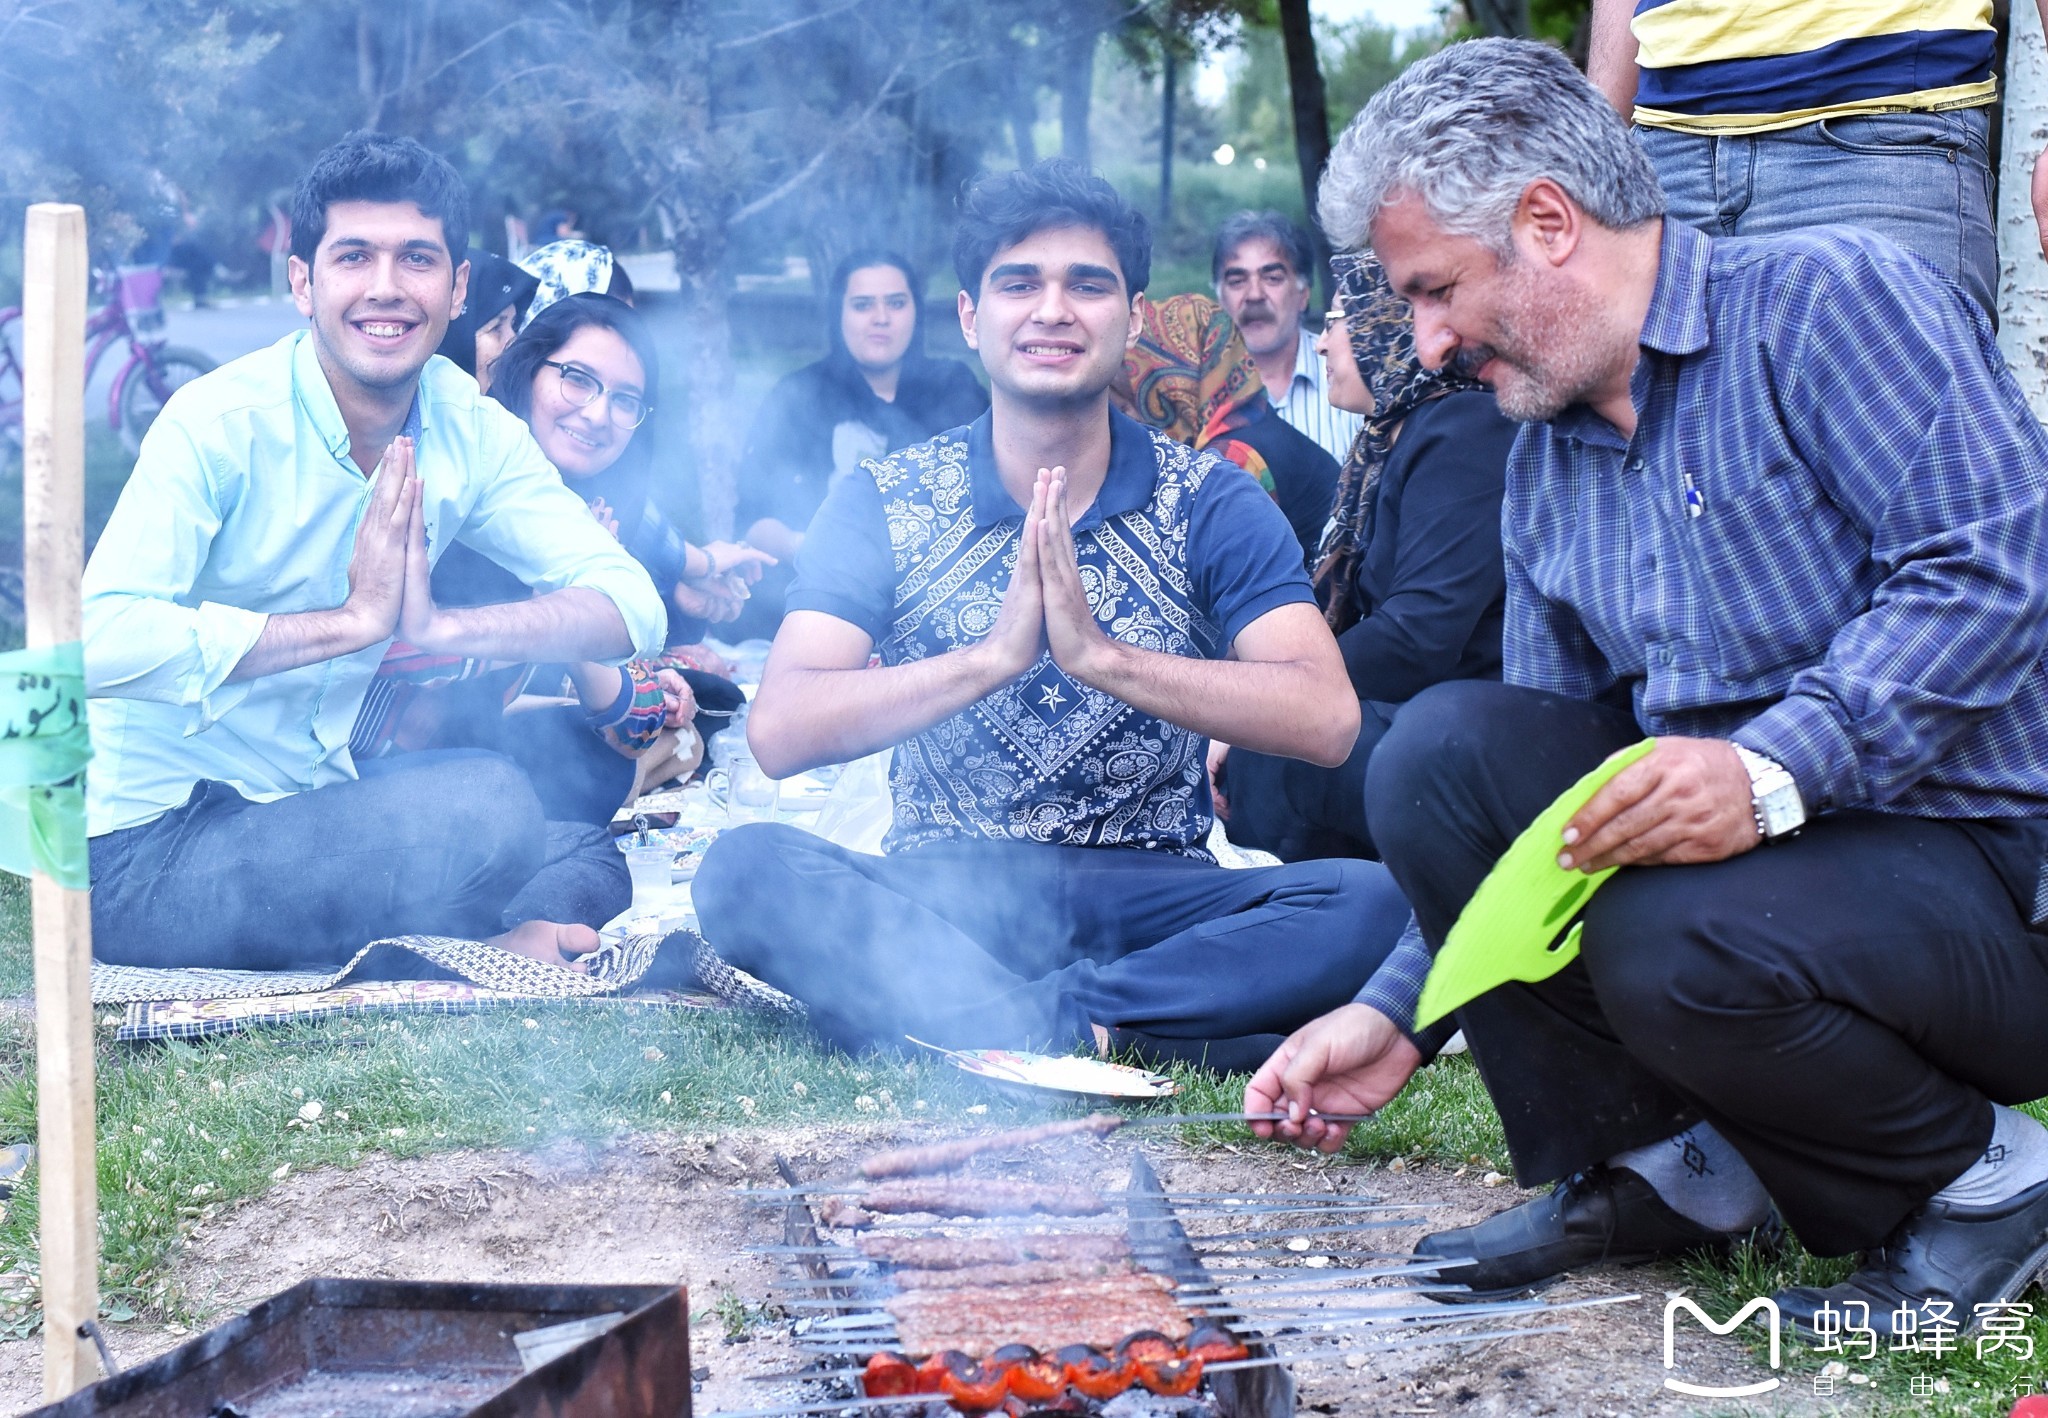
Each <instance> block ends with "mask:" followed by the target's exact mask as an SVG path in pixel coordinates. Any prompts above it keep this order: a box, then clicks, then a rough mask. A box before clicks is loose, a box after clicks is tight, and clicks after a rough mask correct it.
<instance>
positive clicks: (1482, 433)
mask: <svg viewBox="0 0 2048 1418" xmlns="http://www.w3.org/2000/svg"><path fill="white" fill-rule="evenodd" d="M1336 267H1337V275H1338V282H1337V301H1338V304H1337V308H1336V309H1335V310H1332V311H1331V312H1330V315H1329V318H1328V320H1327V321H1326V322H1325V324H1324V327H1323V333H1322V337H1321V338H1320V339H1319V340H1318V341H1317V349H1318V350H1319V351H1320V352H1321V353H1322V356H1323V359H1324V361H1325V363H1326V365H1327V366H1328V370H1329V391H1330V402H1331V403H1332V404H1334V405H1336V406H1337V407H1338V408H1342V409H1349V410H1351V411H1352V412H1354V413H1361V414H1364V415H1365V416H1366V420H1365V426H1364V427H1363V428H1361V429H1360V430H1359V434H1358V438H1357V441H1356V442H1354V443H1353V444H1352V447H1351V453H1350V456H1349V457H1347V458H1346V459H1345V461H1344V469H1343V473H1342V475H1341V476H1340V478H1339V480H1338V489H1337V499H1336V509H1335V511H1334V513H1333V514H1332V516H1331V518H1330V523H1329V527H1328V530H1327V531H1326V532H1325V533H1324V535H1323V539H1322V545H1321V548H1320V550H1319V552H1318V554H1317V557H1316V565H1315V583H1316V594H1317V597H1318V599H1319V600H1320V601H1321V602H1322V605H1323V611H1324V614H1325V615H1327V616H1328V618H1329V621H1330V626H1331V628H1332V629H1333V630H1335V631H1336V632H1337V644H1338V647H1339V648H1340V649H1341V650H1342V651H1343V652H1344V664H1345V668H1346V669H1347V670H1348V671H1349V672H1350V675H1351V686H1352V688H1353V689H1354V690H1355V691H1356V692H1357V694H1358V698H1359V701H1360V704H1359V708H1360V712H1361V718H1362V720H1363V723H1362V726H1361V728H1360V730H1359V735H1358V743H1357V746H1356V747H1355V748H1353V750H1352V753H1351V757H1350V758H1348V759H1346V760H1345V762H1344V763H1343V765H1342V766H1340V767H1337V768H1318V767H1316V766H1315V765H1313V764H1309V763H1297V762H1295V761H1293V760H1291V759H1280V758H1273V757H1270V756H1268V755H1265V754H1257V753H1249V752H1246V751H1244V750H1241V749H1227V750H1220V751H1218V750H1212V752H1211V755H1210V765H1211V772H1212V777H1213V779H1214V780H1215V781H1216V784H1217V791H1218V796H1219V799H1220V800H1221V801H1222V803H1223V804H1224V805H1225V808H1224V810H1225V813H1226V821H1227V822H1228V824H1229V832H1230V838H1231V841H1233V842H1235V843H1238V844H1239V845H1241V846H1253V847H1261V848H1264V849H1265V850H1267V851H1269V852H1273V853H1275V854H1277V855H1279V856H1280V857H1282V858H1283V859H1285V860H1287V861H1300V860H1302V859H1304V858H1308V857H1329V856H1376V855H1377V852H1376V851H1375V849H1374V847H1373V844H1372V833H1371V831H1370V828H1369V825H1368V824H1367V822H1366V820H1365V769H1366V764H1367V762H1368V761H1369V760H1370V758H1371V756H1372V750H1373V748H1374V746H1375V745H1377V744H1378V743H1379V740H1380V737H1381V736H1382V735H1383V734H1385V733H1386V731H1387V729H1388V727H1389V726H1390V725H1391V724H1392V722H1393V717H1394V712H1395V710H1397V709H1398V708H1400V706H1401V705H1402V704H1403V703H1405V702H1406V701H1407V700H1409V699H1411V698H1413V697H1414V696H1415V695H1417V694H1419V693H1420V692H1421V691H1423V690H1424V689H1427V688H1428V687H1429V686H1430V685H1432V684H1435V683H1437V682H1438V681H1440V680H1447V679H1498V678H1500V664H1501V643H1500V637H1501V612H1502V601H1503V598H1504V595H1505V578H1504V573H1503V571H1502V566H1501V548H1500V505H1501V495H1502V490H1503V485H1504V483H1505V479H1506V475H1507V459H1508V450H1509V448H1510V447H1511V446H1512V445H1513V443H1514V439H1515V425H1514V424H1512V423H1510V422H1509V421H1508V420H1507V419H1506V418H1504V417H1503V416H1502V415H1501V413H1500V411H1499V409H1497V408H1496V407H1495V406H1494V402H1493V396H1492V395H1491V394H1489V393H1487V392H1486V390H1485V389H1483V388H1482V387H1480V386H1479V385H1477V384H1475V383H1473V382H1472V381H1471V380H1469V379H1464V378H1461V377H1459V376H1457V375H1454V374H1450V373H1447V372H1443V371H1436V370H1430V369H1427V368H1425V367H1424V366H1423V364H1422V361H1421V359H1420V358H1419V357H1418V356H1417V354H1416V351H1415V337H1414V329H1413V325H1412V323H1411V321H1410V318H1409V312H1408V305H1407V302H1406V301H1404V300H1402V299H1401V298H1400V297H1399V296H1398V295H1396V294H1395V293H1394V291H1393V288H1392V287H1391V286H1389V285H1388V284H1387V279H1386V276H1385V274H1384V273H1383V272H1382V271H1381V269H1380V265H1379V262H1378V261H1377V260H1375V259H1374V258H1373V257H1372V256H1370V255H1360V256H1340V257H1338V258H1337V261H1336ZM1226 755H1227V756H1226Z"/></svg>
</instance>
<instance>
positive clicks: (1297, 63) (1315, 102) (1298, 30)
mask: <svg viewBox="0 0 2048 1418" xmlns="http://www.w3.org/2000/svg"><path fill="white" fill-rule="evenodd" d="M1280 40H1281V43H1282V45H1283V46H1284V47H1285V49H1286V52H1287V91H1288V94H1289V96H1290V98H1291V99H1292V100H1293V107H1294V160H1295V162H1296V164H1297V165H1299V167H1300V168H1301V200H1302V206H1303V207H1304V209H1305V210H1306V211H1307V212H1308V216H1309V221H1308V231H1309V236H1310V237H1311V238H1312V239H1313V240H1314V242H1315V245H1316V265H1317V267H1318V268H1320V270H1319V274H1320V275H1321V276H1322V281H1323V291H1324V299H1325V300H1327V299H1328V298H1329V292H1331V291H1333V290H1335V289H1336V286H1335V285H1334V284H1333V283H1332V282H1331V280H1330V244H1329V242H1328V241H1327V240H1326V239H1325V238H1324V236H1323V229H1322V226H1321V225H1320V224H1319V223H1318V222H1317V221H1316V220H1315V215H1316V184H1317V183H1319V182H1321V181H1322V180H1323V168H1324V167H1325V166H1326V165H1328V163H1329V161H1330V101H1329V98H1328V97H1327V96H1326V95H1325V93H1324V91H1323V71H1322V68H1321V66H1319V65H1318V64H1317V63H1316V35H1315V30H1314V28H1313V27H1312V25H1311V22H1310V17H1309V9H1308V0H1280Z"/></svg>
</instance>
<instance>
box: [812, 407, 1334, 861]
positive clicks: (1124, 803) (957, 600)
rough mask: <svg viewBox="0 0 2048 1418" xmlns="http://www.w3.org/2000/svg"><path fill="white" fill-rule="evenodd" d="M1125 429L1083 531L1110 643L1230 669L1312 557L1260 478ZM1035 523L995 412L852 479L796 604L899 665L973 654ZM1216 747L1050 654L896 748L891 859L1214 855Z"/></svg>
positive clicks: (1085, 558) (1306, 598)
mask: <svg viewBox="0 0 2048 1418" xmlns="http://www.w3.org/2000/svg"><path fill="white" fill-rule="evenodd" d="M1110 418H1111V428H1110V465H1109V470H1108V475H1107V477H1106V478H1105V480H1104V482H1103V486H1102V491H1101V492H1100V494H1098V495H1097V497H1096V500H1095V504H1094V506H1092V507H1090V508H1089V509H1088V511H1087V512H1086V513H1084V514H1083V515H1082V517H1081V519H1080V520H1079V521H1078V522H1077V523H1075V526H1074V542H1075V550H1076V554H1077V557H1078V559H1079V562H1080V566H1081V579H1082V582H1083V583H1084V584H1085V585H1086V587H1087V589H1088V599H1089V602H1090V604H1091V605H1092V606H1093V607H1094V609H1095V615H1096V619H1097V620H1098V621H1100V622H1101V624H1102V628H1103V630H1104V632H1105V633H1107V634H1109V635H1111V636H1113V637H1114V638H1116V639H1118V640H1122V641H1124V642H1126V643H1127V644H1131V645H1135V646H1138V647H1140V648H1142V649H1146V650H1153V651H1157V652H1159V653H1162V654H1168V655H1186V656H1189V657H1202V658H1209V659H1214V658H1220V657H1222V656H1223V655H1225V654H1227V653H1228V652H1229V648H1230V645H1231V642H1232V641H1233V640H1235V639H1236V637H1237V635H1238V633H1239V632H1240V631H1241V630H1243V629H1244V627H1246V626H1247V625H1250V624H1251V623H1252V622H1253V621H1255V620H1257V619H1258V618H1259V617H1260V616H1262V615H1265V614H1266V613H1267V612H1268V611H1271V610H1274V609H1277V608H1278V607H1280V606H1284V605H1292V604H1295V603H1297V602H1301V603H1311V601H1312V598H1311V595H1310V592H1309V586H1308V579H1307V577H1306V576H1305V575H1304V574H1303V571H1302V565H1301V547H1300V545H1299V544H1298V543H1297V542H1296V541H1295V540H1294V536H1293V533H1292V532H1291V531H1290V530H1289V529H1288V525H1287V520H1286V518H1285V517H1284V516H1282V515H1281V513H1280V511H1279V509H1278V508H1276V507H1275V506H1274V505H1273V501H1272V499H1271V498H1269V497H1267V496H1266V494H1265V493H1264V492H1263V491H1262V490H1261V489H1260V487H1259V484H1258V483H1257V482H1256V481H1255V480H1254V479H1253V478H1251V477H1250V476H1248V475H1247V474H1246V473H1245V472H1244V471H1243V470H1242V469H1241V468H1239V467H1238V466H1237V465H1236V464H1234V463H1230V462H1227V461H1225V460H1224V459H1222V458H1219V457H1216V456H1214V455H1212V454H1208V453H1196V452H1194V451H1192V450H1190V449H1188V448H1186V447H1184V446H1183V445H1181V444H1179V443H1175V442H1173V441H1172V440H1171V439H1168V438H1166V437H1165V436H1164V435H1161V434H1157V433H1154V432H1152V431H1151V430H1149V429H1147V428H1145V427H1143V426H1142V425H1140V424H1138V423H1136V422H1134V421H1132V420H1130V419H1127V418H1125V417H1124V416H1123V415H1121V414H1116V413H1112V414H1111V415H1110ZM1023 525H1024V509H1023V508H1021V507H1019V506H1018V505H1017V502H1016V500H1015V499H1014V498H1012V497H1011V496H1010V494H1009V493H1008V491H1007V490H1006V489H1005V488H1004V487H1003V484H1002V480H1001V478H1000V477H999V476H998V475H997V472H996V466H995V454H994V450H993V445H992V444H991V442H990V435H989V425H988V417H987V416H986V415H984V416H983V417H982V418H981V419H980V420H979V421H978V422H976V423H974V424H972V425H970V426H969V427H966V428H958V429H954V430H952V431H951V432H949V433H943V434H940V435H939V436H938V437H937V438H934V439H931V440H929V441H928V442H925V443H919V444H914V445H912V446H911V447H909V448H905V449H903V450H902V451H900V452H897V453H893V454H891V455H890V456H888V457H886V458H878V459H870V460H869V461H867V462H866V463H864V464H863V465H862V472H861V475H858V476H853V477H848V478H844V479H842V480H841V481H840V482H839V483H837V484H836V485H835V486H834V487H833V489H832V492H831V493H830V495H829V496H828V497H827V499H826V501H825V505H824V507H823V508H821V509H820V511H819V513H818V517H817V520H816V521H814V522H813V523H812V524H811V529H810V533H809V535H808V537H807V538H806V539H805V542H804V546H803V550H802V551H801V552H800V553H799V555H798V560H797V578H796V584H795V585H794V587H793V588H792V589H791V591H790V594H789V598H788V606H789V608H790V609H791V610H813V611H822V612H824V613H825V614H827V615H832V616H836V617H838V618H839V619H841V620H845V621H849V622H851V623H852V624H854V625H857V626H859V627H860V628H861V629H863V630H865V631H867V633H868V634H869V635H870V636H872V637H873V639H874V641H875V646H876V649H877V650H878V651H879V653H880V655H881V658H882V662H883V663H884V664H887V665H900V664H906V663H909V662H911V661H913V660H919V659H923V658H925V657H927V656H931V655H940V654H944V653H946V652H947V651H949V650H955V649H959V648H961V647H963V646H968V645H973V644H975V643H976V642H978V641H979V640H980V639H981V638H982V637H983V636H985V635H987V634H988V632H989V630H990V628H991V627H992V626H993V625H994V624H995V619H996V613H997V610H998V608H999V607H1000V606H1001V605H1002V600H1003V593H1004V591H1005V590H1007V589H1008V587H1009V584H1010V576H1011V573H1012V571H1013V570H1014V569H1015V567H1016V564H1017V548H1018V533H1019V532H1020V531H1021V530H1022V528H1023ZM1206 748H1207V742H1206V740H1204V739H1203V738H1202V737H1201V736H1200V735H1199V734H1195V733H1192V732H1190V731H1189V730H1187V729H1183V728H1180V727H1178V726H1177V725H1174V724H1169V723H1167V722H1166V721H1165V720H1163V719H1159V718H1156V717H1154V716H1153V715H1150V714H1147V713H1145V712H1143V711H1142V710H1139V709H1136V708H1133V707H1132V706H1131V705H1129V704H1126V703H1124V702H1123V701H1122V700H1120V699H1116V698H1114V697H1112V696H1110V695H1108V694H1105V693H1103V692H1102V691H1100V690H1098V689H1093V688H1090V687H1089V686H1087V685H1084V684H1081V683H1080V682H1079V681H1077V680H1074V679H1071V678H1069V677H1068V676H1067V675H1066V674H1064V673H1063V672H1062V671H1061V670H1060V668H1059V666H1058V665H1056V664H1054V663H1053V660H1052V658H1051V656H1050V655H1042V656H1040V658H1039V660H1038V663H1037V664H1035V665H1033V666H1032V667H1031V668H1030V669H1029V670H1028V671H1026V672H1025V673H1024V674H1023V675H1022V676H1020V677H1019V678H1017V679H1016V680H1013V681H1012V682H1011V683H1009V684H1007V685H1005V686H1003V687H1002V688H1001V689H998V690H996V691H995V692H994V693H992V694H990V695H988V696H987V697H986V698H984V699H981V700H979V701H977V702H976V703H974V704H972V705H970V706H968V707H967V708H966V709H965V710H963V711H961V712H960V713H958V714H956V715H954V716H953V717H952V718H950V719H946V720H944V721H942V722H940V723H938V724H935V725H933V726H932V727H931V728H929V729H926V730H925V731H924V732H922V733H920V734H917V735H915V736H914V737H912V738H911V739H909V740H908V741H907V742H905V743H903V744H901V745H899V746H898V748H897V750H896V755H895V760H894V765H893V767H892V769H891V772H890V788H891V793H892V796H893V799H894V821H893V823H892V824H891V827H890V830H889V835H888V837H887V839H886V841H885V843H884V846H885V849H886V850H888V851H892V852H893V851H898V850H901V849H903V848H906V847H915V846H921V845H923V844H925V843H929V842H942V841H953V840H959V839H963V838H965V839H975V838H988V839H994V840H1002V841H1023V842H1045V843H1050V844H1054V845H1059V846H1073V847H1098V846H1113V847H1146V848H1152V849H1156V850H1161V851H1171V852H1182V853H1187V854H1190V855H1200V854H1201V852H1202V848H1201V843H1202V840H1203V839H1204V838H1205V837H1207V836H1208V832H1209V824H1210V803H1209V789H1208V779H1207V775H1206V773H1205V772H1204V766H1203V758H1204V753H1205V750H1206Z"/></svg>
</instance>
